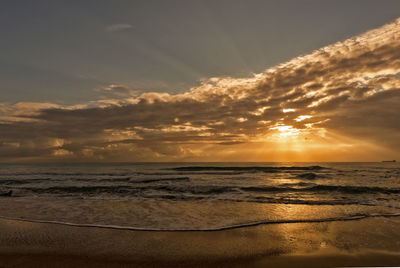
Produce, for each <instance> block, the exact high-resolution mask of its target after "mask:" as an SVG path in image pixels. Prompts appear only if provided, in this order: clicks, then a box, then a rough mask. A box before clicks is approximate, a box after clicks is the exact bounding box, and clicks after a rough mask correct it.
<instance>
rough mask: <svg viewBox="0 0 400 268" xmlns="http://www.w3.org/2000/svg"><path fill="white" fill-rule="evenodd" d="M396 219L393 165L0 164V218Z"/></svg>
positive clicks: (145, 226)
mask: <svg viewBox="0 0 400 268" xmlns="http://www.w3.org/2000/svg"><path fill="white" fill-rule="evenodd" d="M397 216H400V164H399V163H89V164H88V163H86V164H84V163H79V164H60V163H57V164H0V217H3V218H11V219H20V220H27V221H38V222H53V223H58V224H69V225H78V226H98V227H109V228H122V229H134V230H165V231H188V230H209V231H212V230H222V229H229V228H238V227H245V226H252V225H258V224H277V223H287V222H322V221H339V220H359V219H362V218H367V217H397Z"/></svg>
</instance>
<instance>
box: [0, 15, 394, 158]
mask: <svg viewBox="0 0 400 268" xmlns="http://www.w3.org/2000/svg"><path fill="white" fill-rule="evenodd" d="M97 90H98V91H99V92H101V94H103V95H104V96H103V97H104V98H102V99H100V100H97V101H93V102H91V103H89V104H83V105H80V106H70V107H64V106H60V105H52V104H40V105H39V104H32V103H31V104H29V103H27V104H25V105H22V106H23V107H22V106H21V105H18V104H2V105H0V113H1V114H0V116H2V117H1V118H2V120H0V133H1V139H0V160H3V161H13V160H15V161H17V160H32V159H33V160H43V161H45V160H52V159H59V160H64V161H67V160H68V161H75V160H76V161H181V160H185V161H209V160H213V161H225V160H226V161H233V160H235V161H284V160H286V161H307V160H310V161H317V160H318V161H332V160H333V161H345V160H352V161H361V160H380V159H386V158H388V159H392V158H399V157H400V139H399V133H400V124H399V119H398V114H399V112H400V110H399V107H400V19H398V20H396V21H394V22H393V23H390V24H387V25H384V26H382V27H380V28H378V29H375V30H372V31H369V32H366V33H364V34H362V35H360V36H357V37H354V38H351V39H348V40H345V41H343V42H338V43H335V44H333V45H330V46H327V47H324V48H321V49H319V50H317V51H314V52H313V53H311V54H309V55H304V56H300V57H297V58H295V59H293V60H291V61H288V62H286V63H283V64H281V65H278V66H276V67H273V68H270V69H267V70H266V71H264V72H262V73H260V74H255V75H253V76H252V77H249V78H240V79H238V78H231V77H219V78H210V79H209V80H206V81H203V82H202V83H201V84H200V85H199V86H197V87H194V88H191V89H190V90H188V91H187V92H185V93H182V94H176V95H171V94H168V93H156V92H150V93H141V94H140V93H138V92H137V91H135V90H133V89H131V88H129V87H127V86H124V85H120V84H112V85H109V86H107V87H104V88H100V89H97ZM107 94H108V95H107ZM41 105H43V106H41ZM1 118H0V119H1Z"/></svg>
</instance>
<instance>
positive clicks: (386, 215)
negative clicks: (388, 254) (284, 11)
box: [0, 213, 400, 232]
mask: <svg viewBox="0 0 400 268" xmlns="http://www.w3.org/2000/svg"><path fill="white" fill-rule="evenodd" d="M376 217H400V213H394V214H370V215H356V216H349V217H342V218H325V219H309V220H305V219H300V220H280V221H258V222H250V223H243V224H237V225H230V226H222V227H217V228H208V229H207V228H206V229H162V228H141V227H133V226H120V225H101V224H85V223H72V222H62V221H51V220H35V219H23V218H14V217H6V216H0V219H5V220H13V221H24V222H32V223H45V224H58V225H66V226H73V227H91V228H104V229H116V230H128V231H148V232H216V231H224V230H231V229H238V228H245V227H254V226H259V225H267V224H284V223H319V222H334V221H354V220H361V219H366V218H376Z"/></svg>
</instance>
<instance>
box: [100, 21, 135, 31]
mask: <svg viewBox="0 0 400 268" xmlns="http://www.w3.org/2000/svg"><path fill="white" fill-rule="evenodd" d="M132 28H133V26H132V25H130V24H126V23H119V24H111V25H108V26H107V27H106V28H105V29H104V30H105V31H106V32H120V31H125V30H129V29H132Z"/></svg>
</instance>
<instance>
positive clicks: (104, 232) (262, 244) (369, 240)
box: [0, 218, 400, 267]
mask: <svg viewBox="0 0 400 268" xmlns="http://www.w3.org/2000/svg"><path fill="white" fill-rule="evenodd" d="M399 224H400V219H399V218H367V219H361V220H357V221H341V222H319V223H282V224H274V225H261V226H255V227H247V228H239V229H232V230H224V231H215V232H201V231H197V232H192V231H188V232H165V231H132V230H117V229H104V228H91V227H76V226H66V225H55V224H48V223H33V222H23V221H15V220H5V219H0V234H1V236H0V267H77V266H81V267H269V266H270V267H333V266H382V265H384V266H400V242H399V241H400V234H398V226H399Z"/></svg>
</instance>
